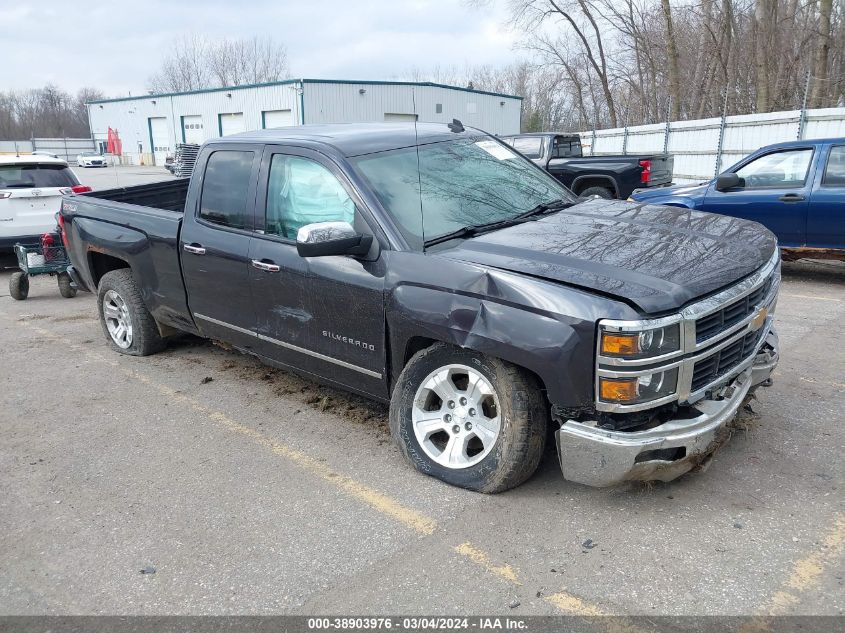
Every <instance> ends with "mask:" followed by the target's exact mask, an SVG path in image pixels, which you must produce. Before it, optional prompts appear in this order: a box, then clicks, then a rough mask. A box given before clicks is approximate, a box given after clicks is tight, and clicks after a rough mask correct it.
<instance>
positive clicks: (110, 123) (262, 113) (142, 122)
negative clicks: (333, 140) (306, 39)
mask: <svg viewBox="0 0 845 633" xmlns="http://www.w3.org/2000/svg"><path fill="white" fill-rule="evenodd" d="M521 110H522V97H518V96H514V95H505V94H497V93H493V92H485V91H482V90H474V89H472V88H459V87H456V86H446V85H442V84H435V83H428V82H425V83H422V82H403V81H345V80H327V79H295V80H289V81H279V82H273V83H265V84H253V85H248V86H232V87H229V88H214V89H209V90H196V91H192V92H175V93H168V94H149V95H144V96H142V97H126V98H120V99H104V100H101V101H92V102H91V103H89V104H88V117H89V122H90V125H91V132H92V136H93V138H94V141H95V142H96V144H97V147H98V149H99V151H100V152H101V153H105V152H106V151H107V143H108V132H109V129H111V130H112V131H114V132H116V133H117V135H118V137H119V138H120V141H121V146H122V161H123V162H125V163H129V164H135V165H140V164H145V165H150V164H156V165H163V164H164V161H165V158H166V157H167V156H168V155H172V154H173V153H174V151H175V149H176V144H177V143H202V142H203V141H205V140H207V139H211V138H216V137H219V136H226V135H229V134H236V133H238V132H244V131H247V130H256V129H262V128H275V127H283V126H290V125H302V124H308V123H360V122H374V121H414V120H417V121H421V122H422V121H425V122H440V123H448V122H451V121H452V119H459V120H460V121H461V122H462V123H463V124H464V125H468V126H473V127H477V128H480V129H482V130H485V131H487V132H490V133H492V134H502V135H504V134H517V133H519V126H520V115H521Z"/></svg>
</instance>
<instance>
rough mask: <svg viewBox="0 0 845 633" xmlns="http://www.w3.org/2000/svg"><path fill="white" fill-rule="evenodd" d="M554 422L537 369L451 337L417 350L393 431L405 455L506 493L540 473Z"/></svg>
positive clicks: (466, 483)
mask: <svg viewBox="0 0 845 633" xmlns="http://www.w3.org/2000/svg"><path fill="white" fill-rule="evenodd" d="M441 392H442V393H441ZM441 396H442V397H441ZM547 425H548V407H547V403H546V399H545V397H544V396H543V392H542V390H541V388H540V385H539V384H538V382H537V380H536V379H535V378H534V377H533V376H532V375H531V374H529V373H528V372H526V371H524V370H522V369H520V368H519V367H517V366H515V365H512V364H510V363H507V362H505V361H502V360H499V359H497V358H491V357H489V356H485V355H483V354H479V353H478V352H474V351H471V350H465V349H461V348H458V347H454V346H451V345H446V344H444V343H438V344H436V345H433V346H432V347H429V348H427V349H424V350H422V351H420V352H418V353H417V354H415V355H414V357H413V358H412V359H411V360H410V361H409V362H408V364H407V365H406V366H405V369H404V370H403V371H402V373H401V375H400V376H399V381H398V382H397V384H396V388H395V389H394V392H393V397H392V399H391V402H390V431H391V434H392V435H393V439H394V441H395V442H396V443H397V444H398V445H399V448H400V449H401V451H402V454H403V455H404V457H405V459H406V460H407V461H408V462H409V463H410V464H411V465H412V466H413V467H414V468H416V469H417V470H419V471H420V472H422V473H425V474H426V475H430V476H432V477H436V478H437V479H441V480H442V481H445V482H446V483H449V484H452V485H453V486H460V487H462V488H468V489H469V490H476V491H478V492H485V493H496V492H502V491H504V490H508V489H509V488H514V487H516V486H518V485H519V484H521V483H523V482H524V481H525V480H527V479H528V478H529V477H530V476H531V475H532V474H534V471H535V470H537V466H538V465H539V464H540V459H541V458H542V456H543V451H544V449H545V444H546V428H547ZM453 447H454V448H453Z"/></svg>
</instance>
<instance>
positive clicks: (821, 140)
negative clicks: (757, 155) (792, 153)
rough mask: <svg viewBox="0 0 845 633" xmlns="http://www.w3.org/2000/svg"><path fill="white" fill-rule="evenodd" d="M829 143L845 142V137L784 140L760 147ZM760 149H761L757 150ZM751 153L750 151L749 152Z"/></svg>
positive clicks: (804, 145) (805, 145)
mask: <svg viewBox="0 0 845 633" xmlns="http://www.w3.org/2000/svg"><path fill="white" fill-rule="evenodd" d="M827 143H845V137H839V138H805V139H802V140H800V141H783V142H781V143H772V144H770V145H764V146H763V147H761V148H760V149H769V148H770V147H772V148H774V147H783V148H787V147H807V145H825V144H827ZM755 151H759V150H755ZM749 153H750V152H749Z"/></svg>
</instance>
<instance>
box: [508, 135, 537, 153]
mask: <svg viewBox="0 0 845 633" xmlns="http://www.w3.org/2000/svg"><path fill="white" fill-rule="evenodd" d="M511 145H513V148H514V149H515V150H516V151H518V152H520V153H521V154H524V155H525V156H526V157H528V158H540V157H541V156H542V155H543V139H542V137H540V136H523V137H516V138H515V139H513V142H512V143H511Z"/></svg>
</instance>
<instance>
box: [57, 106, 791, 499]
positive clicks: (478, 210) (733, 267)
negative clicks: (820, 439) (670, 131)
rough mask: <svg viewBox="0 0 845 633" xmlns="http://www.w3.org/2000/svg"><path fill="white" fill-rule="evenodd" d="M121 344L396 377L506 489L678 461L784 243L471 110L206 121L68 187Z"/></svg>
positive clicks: (450, 462)
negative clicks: (240, 124) (116, 175)
mask: <svg viewBox="0 0 845 633" xmlns="http://www.w3.org/2000/svg"><path fill="white" fill-rule="evenodd" d="M60 226H61V227H62V235H63V239H64V240H65V242H66V245H67V247H68V252H69V254H70V259H71V262H72V266H71V267H70V269H69V272H70V273H71V276H72V278H73V279H74V280H75V282H76V284H77V285H78V286H79V287H80V288H81V289H84V290H90V291H92V292H96V293H97V295H98V309H99V312H100V319H101V322H102V326H103V333H104V336H105V339H106V341H107V342H108V344H109V345H110V346H111V347H112V348H113V349H114V350H115V351H117V352H120V353H124V354H134V355H146V354H151V353H154V352H156V351H159V350H161V349H163V347H164V346H165V345H166V339H167V337H169V336H172V335H175V334H178V333H179V332H190V333H192V334H196V335H199V336H203V337H207V338H213V339H220V340H223V341H226V342H228V343H230V344H231V345H233V346H235V347H236V348H238V349H240V350H242V351H244V352H246V353H249V354H253V355H255V356H257V357H259V358H261V359H262V360H263V361H264V362H266V363H269V364H272V365H276V366H279V367H284V368H289V369H292V370H294V371H297V372H300V373H302V374H305V375H307V376H311V377H313V378H315V379H318V380H321V381H324V382H327V383H329V384H333V385H337V386H339V387H342V388H345V389H349V390H352V391H355V392H358V393H361V394H364V395H366V396H368V397H371V398H376V399H380V400H383V401H385V402H389V403H390V427H391V431H392V433H393V436H394V438H395V440H396V442H397V443H398V445H399V447H400V448H401V450H402V453H403V454H404V455H405V457H406V458H407V459H408V461H409V462H410V463H411V464H412V465H413V466H414V467H415V468H416V469H418V470H419V471H421V472H423V473H426V474H429V475H432V476H434V477H437V478H439V479H442V480H444V481H446V482H449V483H451V484H454V485H457V486H463V487H465V488H470V489H473V490H479V491H482V492H498V491H502V490H506V489H508V488H511V487H513V486H517V485H519V484H520V483H522V482H523V481H525V480H526V479H527V478H528V477H530V476H531V474H532V473H533V472H534V471H535V470H536V468H537V466H538V464H539V462H540V459H541V457H542V455H543V453H544V447H545V445H546V442H547V440H548V439H549V437H551V435H552V432H553V435H554V438H555V441H556V443H557V450H558V455H559V458H560V466H561V468H562V470H563V475H564V477H565V478H566V479H569V480H571V481H575V482H580V483H583V484H587V485H592V486H610V485H613V484H617V483H619V482H623V481H627V480H636V479H640V480H651V479H659V480H670V479H672V478H674V477H677V476H678V475H680V474H682V473H684V472H686V471H688V470H690V469H692V468H694V467H696V466H699V465H700V464H701V463H702V462H704V461H705V460H706V459H707V457H708V456H709V455H710V454H711V453H712V452H713V451H714V450H715V448H716V447H717V446H718V445H719V444H720V443H721V442H722V441H723V439H724V438H725V437H726V435H727V434H728V427H729V425H730V424H731V423H732V421H733V419H734V417H735V415H736V413H737V411H738V410H739V409H740V407H741V406H742V404H743V402H744V401H745V400H746V398H748V397H749V396H750V394H751V393H752V392H753V391H754V390H755V389H756V388H757V387H758V386H760V385H767V384H769V382H770V378H769V377H770V374H771V373H772V370H773V369H774V367H775V365H776V363H777V360H778V351H777V348H778V346H777V337H776V335H775V332H774V330H773V329H772V317H773V313H774V309H775V304H776V301H777V293H778V287H779V284H780V261H779V255H778V245H777V242H776V240H775V238H774V236H773V235H772V234H771V233H770V232H769V231H767V230H766V229H765V228H763V227H762V226H760V225H759V224H756V223H754V222H749V221H746V220H740V219H736V218H730V217H724V216H719V215H711V214H707V213H699V212H695V211H690V210H688V209H680V208H670V207H661V206H650V205H645V204H637V203H630V202H622V201H611V200H602V199H591V200H582V199H578V198H577V197H576V196H574V195H573V194H572V193H571V192H570V191H569V190H568V189H566V188H565V187H564V186H562V185H561V184H560V183H558V182H557V181H556V180H555V179H554V178H552V177H551V176H549V175H548V174H547V173H546V172H544V171H543V170H542V169H540V168H538V167H536V166H535V165H534V164H533V163H531V162H530V161H528V160H527V159H525V158H523V157H522V156H521V155H519V154H518V153H516V152H515V151H514V150H513V149H511V148H510V147H509V146H507V145H505V144H504V143H502V142H501V141H499V140H498V139H496V138H493V137H491V136H489V135H487V134H484V133H483V132H480V131H478V130H473V129H469V128H464V127H463V126H462V125H461V124H460V123H459V122H453V124H451V125H448V126H447V125H439V124H418V125H414V124H371V125H333V126H303V127H298V128H285V129H277V130H264V131H261V132H251V133H244V134H239V135H235V136H229V137H226V138H222V139H215V140H212V141H209V142H207V143H205V144H204V145H203V147H202V148H201V150H200V153H199V156H198V160H197V164H196V168H195V170H194V175H193V177H192V178H191V180H190V182H188V181H187V180H174V181H169V182H165V183H156V184H154V185H142V186H138V187H129V188H126V189H115V190H111V191H105V192H96V193H90V194H85V195H69V196H66V197H65V199H64V200H63V206H62V212H61V214H60Z"/></svg>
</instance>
